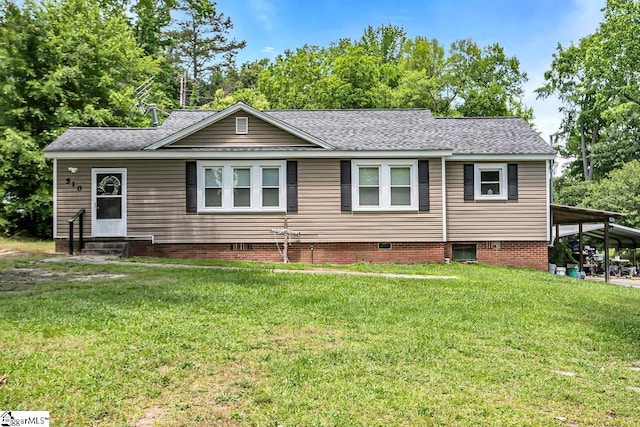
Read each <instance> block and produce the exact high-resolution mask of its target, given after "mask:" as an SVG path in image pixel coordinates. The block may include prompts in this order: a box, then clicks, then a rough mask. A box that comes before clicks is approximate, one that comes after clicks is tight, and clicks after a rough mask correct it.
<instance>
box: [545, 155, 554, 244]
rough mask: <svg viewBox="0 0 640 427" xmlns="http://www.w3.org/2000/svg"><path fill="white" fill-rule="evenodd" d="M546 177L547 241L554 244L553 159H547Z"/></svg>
mask: <svg viewBox="0 0 640 427" xmlns="http://www.w3.org/2000/svg"><path fill="white" fill-rule="evenodd" d="M546 179H547V224H548V226H547V242H548V243H549V245H552V244H553V242H552V241H551V240H552V232H551V229H552V227H553V217H552V215H551V204H552V203H553V160H547V167H546Z"/></svg>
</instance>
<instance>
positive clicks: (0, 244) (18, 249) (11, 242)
mask: <svg viewBox="0 0 640 427" xmlns="http://www.w3.org/2000/svg"><path fill="white" fill-rule="evenodd" d="M53 252H54V244H53V241H51V240H36V239H33V238H28V237H13V238H6V237H1V236H0V256H3V255H5V256H9V255H14V254H15V255H18V254H20V255H24V254H40V255H43V254H49V255H50V254H51V253H53Z"/></svg>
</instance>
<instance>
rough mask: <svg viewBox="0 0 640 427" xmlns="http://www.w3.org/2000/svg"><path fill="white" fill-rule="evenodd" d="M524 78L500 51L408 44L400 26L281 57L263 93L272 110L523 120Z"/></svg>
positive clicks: (466, 44) (420, 41)
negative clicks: (413, 112)
mask: <svg viewBox="0 0 640 427" xmlns="http://www.w3.org/2000/svg"><path fill="white" fill-rule="evenodd" d="M526 79H527V77H526V74H524V73H522V72H520V71H519V62H518V60H517V59H516V58H513V57H508V56H506V54H505V53H504V50H503V49H502V48H501V47H500V46H499V45H492V46H488V47H485V48H480V47H478V46H477V45H476V44H475V43H473V42H472V41H471V40H461V41H458V42H456V43H454V44H453V45H452V46H451V49H450V50H449V55H448V56H446V55H445V51H444V49H443V48H442V47H441V46H440V44H439V43H438V41H437V40H431V41H430V40H427V39H425V38H423V37H416V38H415V39H407V38H406V36H405V32H404V30H403V29H402V28H400V27H394V26H383V27H380V28H377V29H373V28H372V27H369V28H367V29H366V30H365V33H364V35H363V36H362V38H361V39H360V40H358V41H355V42H353V41H351V40H349V39H342V40H340V41H338V42H336V43H332V44H331V45H330V46H329V47H328V48H320V47H317V46H304V47H302V48H300V49H297V50H296V51H295V52H293V51H286V52H285V53H284V55H280V56H278V58H277V59H276V61H275V63H273V64H271V65H270V66H269V67H268V68H267V69H266V70H265V71H263V72H262V73H261V74H260V78H259V80H258V89H259V90H260V91H261V92H262V93H264V94H265V96H266V97H267V99H268V100H269V102H270V104H271V105H272V106H273V107H274V108H388V107H399V108H402V107H421V108H429V109H431V110H432V111H433V112H434V113H435V114H436V115H441V116H461V115H463V116H470V115H473V116H491V115H512V114H514V113H515V114H520V115H522V116H523V117H525V118H526V119H531V118H532V112H531V109H528V108H526V107H525V106H524V105H523V104H522V94H523V89H522V85H523V84H524V82H525V81H526Z"/></svg>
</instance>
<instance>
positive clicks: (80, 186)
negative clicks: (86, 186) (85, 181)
mask: <svg viewBox="0 0 640 427" xmlns="http://www.w3.org/2000/svg"><path fill="white" fill-rule="evenodd" d="M67 184H69V185H71V186H72V187H74V188H75V189H76V190H78V191H82V185H78V186H77V187H76V182H75V181H71V178H67Z"/></svg>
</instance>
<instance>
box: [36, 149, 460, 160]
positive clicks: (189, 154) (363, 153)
mask: <svg viewBox="0 0 640 427" xmlns="http://www.w3.org/2000/svg"><path fill="white" fill-rule="evenodd" d="M247 153H249V154H251V158H252V159H256V160H260V159H276V158H278V159H282V158H299V159H321V158H323V159H365V158H385V159H400V158H427V157H429V158H440V157H448V156H451V154H452V151H451V150H357V151H354V150H322V149H315V150H265V151H251V150H243V151H234V150H228V151H193V150H179V149H175V150H170V151H169V150H136V151H50V152H46V153H45V157H46V158H49V159H78V160H84V159H123V160H126V159H200V160H203V159H236V158H238V157H239V156H243V157H246V155H247Z"/></svg>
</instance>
